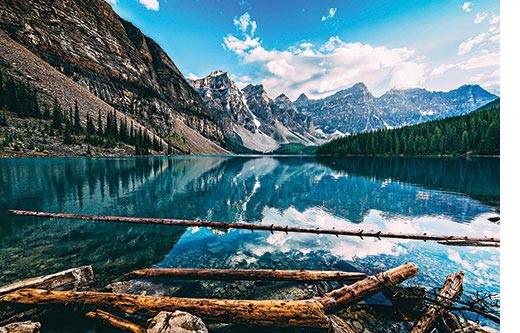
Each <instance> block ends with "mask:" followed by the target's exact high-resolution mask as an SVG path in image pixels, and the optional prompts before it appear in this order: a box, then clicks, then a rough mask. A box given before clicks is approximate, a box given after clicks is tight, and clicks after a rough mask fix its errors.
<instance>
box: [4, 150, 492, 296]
mask: <svg viewBox="0 0 520 333" xmlns="http://www.w3.org/2000/svg"><path fill="white" fill-rule="evenodd" d="M0 182H1V183H0V266H1V267H0V271H2V275H1V276H0V283H3V282H7V281H12V280H15V279H18V278H21V277H28V276H32V275H36V274H43V273H50V272H54V271H57V270H59V269H65V268H69V267H72V266H78V265H85V264H92V265H94V269H95V271H96V272H97V275H98V277H100V278H99V279H100V280H99V283H100V285H102V284H103V283H106V282H108V281H111V280H112V279H115V278H118V277H120V276H121V275H122V274H123V273H124V272H127V271H129V270H132V269H135V268H138V267H149V266H153V265H157V266H163V267H166V266H169V267H237V268H238V267H240V268H254V267H258V268H294V269H299V268H309V269H313V268H314V269H318V268H319V269H349V268H354V269H358V270H361V271H366V272H377V271H380V270H383V269H387V268H390V267H393V266H396V265H399V264H402V263H404V262H407V261H411V262H416V263H417V264H418V265H419V267H420V270H421V274H420V275H419V277H418V278H416V279H415V280H413V281H412V282H411V283H424V284H426V285H430V286H438V285H439V284H440V283H442V280H443V278H444V277H445V276H446V275H447V274H449V273H451V272H453V271H455V270H459V269H461V268H462V269H464V270H465V271H466V285H465V287H466V289H467V290H468V289H469V290H472V289H483V290H486V291H491V292H498V291H499V250H498V249H493V248H471V247H447V246H443V245H439V244H436V243H432V242H417V241H398V240H381V241H379V240H377V239H364V240H361V239H358V238H349V237H335V236H327V235H303V234H288V235H286V234H284V233H274V234H270V233H267V232H254V233H252V232H250V231H238V230H231V231H227V232H223V231H220V230H209V229H198V228H189V229H184V228H179V227H168V226H151V225H127V224H111V223H97V222H88V223H85V222H81V221H63V220H51V219H33V218H26V217H13V216H10V215H7V213H6V210H7V209H11V208H17V209H28V210H45V211H53V212H54V211H63V212H74V213H90V214H111V215H117V214H119V215H131V216H153V217H172V218H186V219H197V218H198V219H207V220H213V221H247V222H251V223H265V224H273V223H274V224H281V225H286V224H289V225H300V226H306V227H316V226H318V227H320V228H331V227H335V228H338V229H339V228H355V229H359V228H360V229H364V230H370V229H373V230H384V231H397V232H431V233H436V234H458V235H475V236H491V235H498V234H499V226H498V225H497V224H494V223H491V222H489V221H488V220H487V218H488V217H489V216H494V215H496V213H497V212H498V210H499V207H498V204H499V161H498V159H490V158H486V159H480V158H479V159H472V160H465V159H444V158H442V159H441V158H438V159H404V158H401V159H384V158H374V157H356V158H336V159H331V158H320V159H318V160H316V159H315V158H312V157H308V158H307V157H302V158H300V157H284V158H281V157H280V158H278V157H201V156H198V157H197V156H193V157H192V156H190V157H156V158H117V159H89V158H45V159H27V158H20V159H3V160H0Z"/></svg>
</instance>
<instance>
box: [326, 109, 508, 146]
mask: <svg viewBox="0 0 520 333" xmlns="http://www.w3.org/2000/svg"><path fill="white" fill-rule="evenodd" d="M316 153H317V154H323V155H325V154H333V155H462V154H478V155H499V154H500V105H499V103H498V102H491V103H489V104H488V105H486V106H484V107H482V108H481V109H479V110H477V111H474V112H472V113H470V114H467V115H464V116H457V117H451V118H446V119H442V120H435V121H430V122H426V123H423V124H418V125H413V126H406V127H402V128H398V129H384V130H378V131H374V132H367V133H360V134H356V135H352V136H346V137H342V138H339V139H335V140H332V141H330V142H328V143H326V144H324V145H322V146H320V147H319V148H318V149H317V151H316Z"/></svg>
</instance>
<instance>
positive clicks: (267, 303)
mask: <svg viewBox="0 0 520 333" xmlns="http://www.w3.org/2000/svg"><path fill="white" fill-rule="evenodd" d="M417 273H418V268H417V266H416V265H415V264H411V263H407V264H403V265H401V266H398V267H395V268H393V269H390V270H387V271H385V272H382V273H379V274H376V275H373V276H366V275H365V274H364V273H357V272H341V271H307V270H300V271H297V270H288V271H283V270H225V269H185V268H183V269H173V268H172V269H142V270H136V271H133V272H130V273H128V274H127V276H131V277H138V278H163V279H164V278H174V279H197V280H204V279H206V280H223V281H227V280H281V281H300V282H301V281H321V280H331V281H350V282H353V283H352V284H348V285H345V286H343V287H341V288H339V289H335V290H332V291H330V292H327V293H325V294H324V295H323V296H321V297H316V298H312V299H306V300H233V299H209V298H206V299H205V298H185V297H163V296H142V295H133V294H118V293H111V292H101V291H95V290H87V289H88V285H89V284H90V283H91V282H92V281H93V277H94V275H93V272H92V267H90V266H84V267H79V268H73V269H69V270H66V271H62V272H58V273H55V274H51V275H47V276H41V277H37V278H31V279H27V280H22V281H18V282H15V283H13V284H10V285H7V286H3V287H0V305H1V304H10V305H12V304H19V305H20V304H22V305H25V306H30V308H29V309H28V310H25V311H22V312H19V313H14V314H11V315H10V316H9V317H8V318H7V319H5V318H4V319H2V318H0V320H1V321H0V333H10V332H31V333H33V332H39V330H40V328H41V324H40V322H39V321H38V320H40V318H42V317H43V315H44V314H45V311H46V309H48V308H49V307H52V306H53V305H62V306H68V307H72V308H73V309H74V310H75V311H83V315H84V316H85V318H88V319H90V320H95V321H98V322H101V323H103V324H104V325H109V326H111V327H113V328H116V329H119V330H121V331H125V332H136V333H159V332H161V333H168V332H207V329H206V326H205V325H204V323H203V322H202V320H201V319H200V318H202V319H203V320H208V321H211V322H217V323H234V324H241V325H247V326H263V327H290V328H295V327H307V328H321V329H324V330H329V331H332V332H346V331H345V330H342V328H341V327H340V326H341V325H338V323H339V324H340V323H341V322H342V319H341V318H340V317H338V316H337V315H336V313H338V312H341V311H342V310H344V309H346V308H347V307H349V306H351V305H353V304H356V303H357V302H359V301H361V300H363V299H366V298H367V297H369V296H371V295H374V294H376V293H379V292H381V291H385V290H389V289H391V288H392V287H394V286H396V285H398V284H400V283H401V282H403V281H405V280H407V279H409V278H411V277H413V276H415V275H416V274H417ZM463 279H464V273H463V272H462V271H461V272H456V273H453V274H450V275H449V276H448V277H447V279H446V281H445V283H444V285H443V286H442V288H441V289H440V290H439V292H438V294H437V297H436V299H435V302H433V303H432V304H431V305H430V306H428V307H427V308H426V309H425V311H423V313H422V315H421V316H420V317H419V318H418V319H417V321H416V322H415V324H414V325H413V327H412V329H411V331H410V332H413V333H422V332H424V333H426V332H432V330H434V329H435V327H437V326H438V322H439V320H442V321H443V322H444V323H446V318H447V319H450V318H451V319H453V318H454V317H455V316H454V315H453V314H452V313H451V312H450V308H451V307H452V305H453V302H454V301H456V300H457V299H458V297H460V295H461V293H462V286H463ZM78 309H81V310H78ZM199 317H200V318H199ZM132 318H148V320H147V321H146V322H145V325H143V321H142V319H140V320H132ZM455 318H456V317H455ZM176 325H177V326H176ZM181 326H182V327H183V328H182V329H181V328H178V329H176V327H181ZM186 327H190V329H189V330H187V329H186ZM165 328H169V329H165Z"/></svg>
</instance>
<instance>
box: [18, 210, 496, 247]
mask: <svg viewBox="0 0 520 333" xmlns="http://www.w3.org/2000/svg"><path fill="white" fill-rule="evenodd" d="M9 212H10V213H11V214H14V215H20V216H35V217H47V218H60V219H76V220H87V221H104V222H123V223H139V224H163V225H173V226H182V227H208V228H217V229H245V230H251V231H254V230H263V231H270V232H274V231H278V232H285V233H289V232H298V233H310V234H318V235H319V234H325V235H335V236H352V237H360V238H361V239H363V237H372V238H378V239H381V238H394V239H411V240H423V241H436V242H439V241H459V242H461V243H468V244H472V245H471V246H478V244H479V243H482V242H493V243H500V238H498V237H467V236H454V235H428V234H426V233H424V234H401V233H392V232H382V231H365V230H338V229H319V228H304V227H291V226H288V225H286V226H275V225H273V224H271V225H265V224H254V223H243V222H209V221H198V220H197V221H193V220H178V219H164V218H146V217H128V216H106V215H86V214H70V213H48V212H36V211H25V210H9ZM447 245H450V244H447Z"/></svg>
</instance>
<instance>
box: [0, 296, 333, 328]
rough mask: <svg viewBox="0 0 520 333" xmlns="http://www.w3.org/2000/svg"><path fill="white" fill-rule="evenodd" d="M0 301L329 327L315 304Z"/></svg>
mask: <svg viewBox="0 0 520 333" xmlns="http://www.w3.org/2000/svg"><path fill="white" fill-rule="evenodd" d="M0 300H1V301H4V302H12V303H21V304H71V305H81V304H85V305H94V306H111V307H113V308H115V309H117V310H120V311H124V312H128V313H131V314H144V315H154V314H156V313H158V312H160V311H169V312H174V311H176V310H180V311H186V312H189V313H192V314H194V315H196V316H199V317H202V318H205V319H211V320H214V321H217V322H233V323H241V324H249V325H259V326H276V327H328V324H329V321H328V318H327V316H326V315H325V312H324V311H323V306H322V305H321V303H320V302H318V301H316V300H303V301H283V300H258V301H257V300H226V299H222V300H220V299H203V298H179V297H155V296H138V295H127V294H126V295H125V294H113V293H103V292H95V291H84V292H75V291H47V290H41V289H21V290H17V291H15V292H13V293H10V294H7V295H5V296H3V297H2V298H0Z"/></svg>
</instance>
